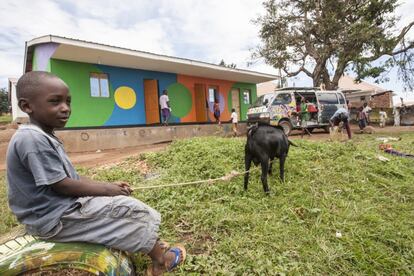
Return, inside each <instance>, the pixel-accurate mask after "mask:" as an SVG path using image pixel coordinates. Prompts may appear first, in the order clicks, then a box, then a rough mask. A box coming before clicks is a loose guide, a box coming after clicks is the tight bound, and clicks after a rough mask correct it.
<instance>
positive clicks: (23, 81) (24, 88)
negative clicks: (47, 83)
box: [16, 71, 57, 100]
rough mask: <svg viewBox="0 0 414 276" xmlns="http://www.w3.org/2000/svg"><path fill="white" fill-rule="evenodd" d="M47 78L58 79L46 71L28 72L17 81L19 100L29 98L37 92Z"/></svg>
mask: <svg viewBox="0 0 414 276" xmlns="http://www.w3.org/2000/svg"><path fill="white" fill-rule="evenodd" d="M46 78H57V76H55V75H53V74H51V73H49V72H45V71H31V72H27V73H26V74H24V75H23V76H21V77H20V79H19V80H18V81H17V84H16V97H17V99H18V100H19V99H21V98H27V97H29V96H30V95H32V94H33V93H34V92H36V91H37V90H38V89H39V88H40V87H41V85H42V81H43V80H44V79H46Z"/></svg>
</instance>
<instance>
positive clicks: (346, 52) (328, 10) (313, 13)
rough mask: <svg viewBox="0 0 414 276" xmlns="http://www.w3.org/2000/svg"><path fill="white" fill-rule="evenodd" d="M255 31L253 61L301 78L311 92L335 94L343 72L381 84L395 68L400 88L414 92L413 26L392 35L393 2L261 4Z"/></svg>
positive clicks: (310, 0)
mask: <svg viewBox="0 0 414 276" xmlns="http://www.w3.org/2000/svg"><path fill="white" fill-rule="evenodd" d="M263 5H264V7H265V9H266V13H265V15H264V16H261V17H259V18H258V19H257V20H256V21H255V22H256V23H257V24H259V25H260V27H261V29H260V38H261V40H262V43H261V44H260V45H259V46H258V47H257V48H256V50H255V52H254V54H253V57H255V58H264V60H265V61H266V63H268V64H270V65H272V66H273V67H275V68H280V69H282V70H283V72H284V73H285V76H286V77H293V76H296V75H298V74H299V73H301V72H303V73H305V74H306V75H307V76H308V77H310V78H312V80H313V85H314V86H315V87H318V86H320V85H321V84H324V85H325V87H326V88H327V89H336V88H337V86H338V81H339V79H340V77H341V76H342V75H343V74H344V73H345V72H346V71H348V70H350V71H353V72H355V73H356V75H357V80H361V79H363V78H365V77H374V78H376V81H377V82H379V81H382V80H386V78H387V77H386V76H387V73H388V72H389V70H390V69H391V68H393V67H398V76H399V78H400V79H401V80H403V81H404V83H405V85H406V86H407V87H409V88H411V89H413V87H414V79H413V78H414V66H413V65H414V60H413V48H414V41H413V40H410V39H408V38H407V36H408V34H409V32H410V30H411V29H412V26H413V25H414V21H413V22H410V23H409V24H408V25H406V26H405V27H403V28H402V29H400V30H398V29H397V22H398V20H399V18H398V17H397V16H396V15H395V9H396V8H397V7H398V6H399V5H400V4H399V3H398V0H278V1H276V0H267V1H266V2H264V3H263Z"/></svg>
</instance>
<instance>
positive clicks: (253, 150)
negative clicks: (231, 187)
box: [244, 125, 294, 193]
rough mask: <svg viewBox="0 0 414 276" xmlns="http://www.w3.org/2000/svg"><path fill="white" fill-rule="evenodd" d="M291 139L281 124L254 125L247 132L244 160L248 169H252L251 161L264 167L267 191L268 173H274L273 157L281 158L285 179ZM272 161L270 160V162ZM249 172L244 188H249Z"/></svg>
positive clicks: (283, 178)
mask: <svg viewBox="0 0 414 276" xmlns="http://www.w3.org/2000/svg"><path fill="white" fill-rule="evenodd" d="M290 145H294V144H293V143H292V142H291V141H289V139H288V137H287V136H286V134H285V132H284V131H283V128H282V127H280V126H275V127H274V126H270V125H254V126H252V127H250V128H249V130H248V132H247V142H246V146H245V156H244V162H245V166H246V171H248V170H250V166H251V162H252V161H253V163H254V164H255V165H256V166H257V165H258V164H260V165H261V167H262V177H261V180H262V184H263V190H264V192H265V193H269V186H268V185H267V174H269V175H271V173H272V162H273V159H274V158H275V157H276V158H279V164H280V166H279V167H280V179H281V180H282V181H284V180H285V160H286V157H287V155H288V153H289V146H290ZM269 161H270V162H269ZM248 183H249V172H247V173H246V174H245V175H244V189H245V190H247V185H248Z"/></svg>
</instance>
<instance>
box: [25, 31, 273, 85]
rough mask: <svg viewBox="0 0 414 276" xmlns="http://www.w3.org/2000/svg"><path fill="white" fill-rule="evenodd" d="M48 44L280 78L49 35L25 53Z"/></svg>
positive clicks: (268, 75)
mask: <svg viewBox="0 0 414 276" xmlns="http://www.w3.org/2000/svg"><path fill="white" fill-rule="evenodd" d="M50 42H54V43H60V44H68V45H73V46H78V47H85V48H92V49H99V50H103V51H108V52H114V53H119V54H125V55H132V56H139V57H144V58H149V59H157V60H160V61H161V60H162V61H169V62H177V63H181V64H186V65H193V66H200V67H209V68H210V69H216V70H221V71H227V72H235V73H244V74H250V75H255V76H257V77H264V78H269V80H275V79H279V78H280V76H278V75H272V74H268V73H261V72H257V71H250V70H246V69H236V68H228V67H225V66H221V65H217V64H213V63H208V62H204V61H198V60H192V59H186V58H179V57H173V56H167V55H161V54H155V53H151V52H145V51H139V50H134V49H129V48H123V47H119V46H111V45H107V44H101V43H96V42H91V41H85V40H79V39H72V38H66V37H61V36H55V35H51V34H49V35H44V36H40V37H37V38H34V39H32V40H29V41H27V42H26V50H25V51H26V52H27V49H28V47H31V46H36V45H39V44H43V43H50ZM26 52H25V55H26ZM24 66H25V67H24V68H26V56H25V64H24Z"/></svg>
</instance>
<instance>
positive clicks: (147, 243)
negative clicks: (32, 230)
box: [40, 196, 161, 253]
mask: <svg viewBox="0 0 414 276" xmlns="http://www.w3.org/2000/svg"><path fill="white" fill-rule="evenodd" d="M160 222H161V215H160V214H159V213H158V212H157V211H155V210H154V209H152V208H151V207H149V206H147V205H146V204H144V203H142V202H141V201H139V200H137V199H135V198H132V197H127V196H114V197H104V196H101V197H80V198H79V199H78V200H77V201H76V202H75V204H74V206H73V207H72V208H70V209H69V210H67V211H66V212H65V213H64V214H63V216H62V217H61V219H60V223H59V224H58V225H57V226H56V227H55V228H54V229H53V230H52V231H51V232H50V233H49V234H48V236H43V237H40V238H41V239H46V240H51V241H56V242H88V243H97V244H103V245H106V246H108V247H112V248H116V249H120V250H123V251H128V252H143V253H148V252H150V251H151V250H152V249H153V247H154V245H155V242H156V241H157V240H158V229H159V225H160Z"/></svg>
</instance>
